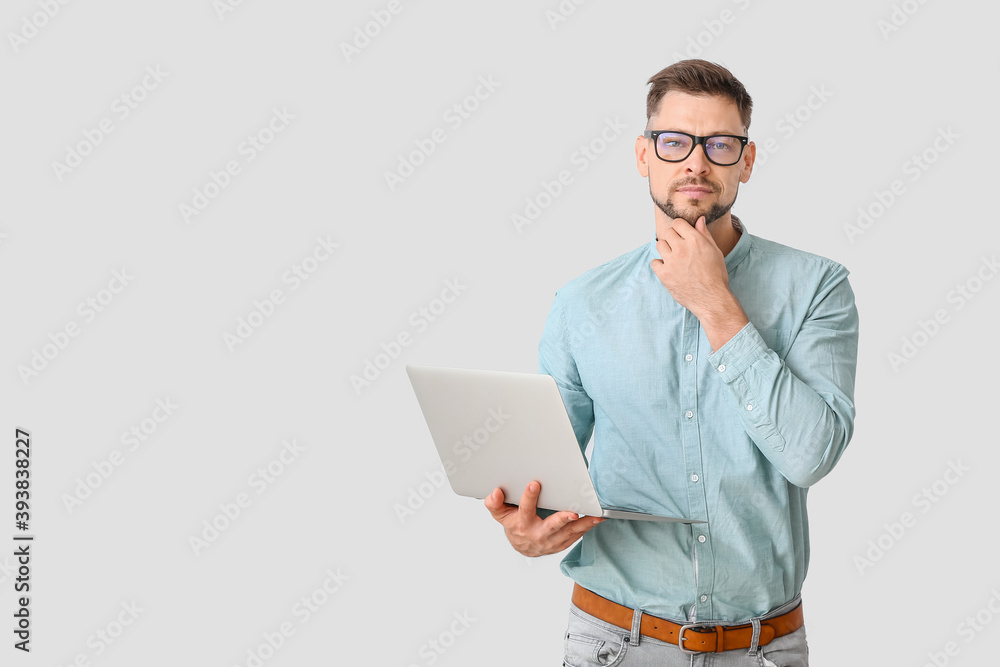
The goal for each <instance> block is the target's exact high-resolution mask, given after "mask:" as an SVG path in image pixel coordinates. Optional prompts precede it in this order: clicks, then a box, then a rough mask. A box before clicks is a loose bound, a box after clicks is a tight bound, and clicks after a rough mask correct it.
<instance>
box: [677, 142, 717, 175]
mask: <svg viewBox="0 0 1000 667" xmlns="http://www.w3.org/2000/svg"><path fill="white" fill-rule="evenodd" d="M711 164H712V163H711V162H709V160H708V155H707V154H706V153H705V144H704V143H700V144H698V145H697V146H695V147H694V150H693V151H691V155H688V156H687V159H686V160H684V171H685V172H686V173H689V174H706V173H708V170H709V168H710V167H709V165H711Z"/></svg>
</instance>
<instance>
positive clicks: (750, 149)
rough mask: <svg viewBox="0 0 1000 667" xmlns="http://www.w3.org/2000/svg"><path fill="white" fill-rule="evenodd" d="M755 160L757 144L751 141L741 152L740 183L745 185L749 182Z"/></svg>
mask: <svg viewBox="0 0 1000 667" xmlns="http://www.w3.org/2000/svg"><path fill="white" fill-rule="evenodd" d="M755 159H757V144H755V143H754V142H752V141H751V142H750V143H748V144H747V147H746V149H745V150H744V151H743V168H742V169H741V170H740V183H746V182H747V181H749V180H750V174H751V173H752V172H753V162H754V160H755Z"/></svg>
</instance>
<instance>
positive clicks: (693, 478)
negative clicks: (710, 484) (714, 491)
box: [691, 473, 698, 482]
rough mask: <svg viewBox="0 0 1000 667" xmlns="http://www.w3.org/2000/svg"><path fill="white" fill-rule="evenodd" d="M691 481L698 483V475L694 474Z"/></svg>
mask: <svg viewBox="0 0 1000 667" xmlns="http://www.w3.org/2000/svg"><path fill="white" fill-rule="evenodd" d="M691 481H692V482H697V481H698V473H694V474H693V475H691Z"/></svg>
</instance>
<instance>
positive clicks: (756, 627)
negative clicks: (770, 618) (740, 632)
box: [747, 616, 760, 655]
mask: <svg viewBox="0 0 1000 667" xmlns="http://www.w3.org/2000/svg"><path fill="white" fill-rule="evenodd" d="M750 624H751V625H753V637H751V638H750V650H749V651H747V655H757V642H758V641H760V618H759V617H757V616H754V617H753V618H751V619H750Z"/></svg>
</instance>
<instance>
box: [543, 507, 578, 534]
mask: <svg viewBox="0 0 1000 667" xmlns="http://www.w3.org/2000/svg"><path fill="white" fill-rule="evenodd" d="M579 518H580V515H579V514H577V513H576V512H556V513H555V514H553V515H551V516H549V517H546V518H545V519H544V524H545V531H546V532H547V533H549V534H554V533H558V532H559V531H560V530H562V529H563V528H565V527H566V526H567V525H568V524H570V523H572V522H574V521H577V520H578V519H579Z"/></svg>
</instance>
